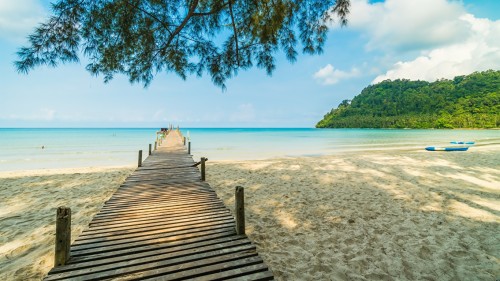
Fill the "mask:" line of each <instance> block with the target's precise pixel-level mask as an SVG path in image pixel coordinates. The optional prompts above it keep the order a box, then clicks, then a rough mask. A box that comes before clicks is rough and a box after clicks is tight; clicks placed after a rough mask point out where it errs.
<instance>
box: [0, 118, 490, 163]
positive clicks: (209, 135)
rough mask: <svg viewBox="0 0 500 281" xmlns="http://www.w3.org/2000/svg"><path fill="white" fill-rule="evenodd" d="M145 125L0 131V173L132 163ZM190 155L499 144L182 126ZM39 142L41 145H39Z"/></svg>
mask: <svg viewBox="0 0 500 281" xmlns="http://www.w3.org/2000/svg"><path fill="white" fill-rule="evenodd" d="M156 131H157V129H155V128H149V129H123V128H120V129H113V128H111V129H0V171H14V170H31V169H47V168H66V167H67V168H70V167H71V168H74V167H89V166H123V165H135V164H136V163H137V162H136V161H137V151H138V150H140V149H142V150H143V155H144V156H146V155H147V151H148V144H150V143H151V144H153V143H154V141H155V138H156ZM182 132H183V133H184V135H189V137H190V139H191V147H192V154H193V155H194V158H195V159H197V158H199V157H201V156H205V157H208V158H209V159H212V160H247V159H265V158H273V157H290V156H292V157H293V156H316V155H325V154H334V153H337V152H343V151H364V150H374V149H376V150H378V149H423V148H424V147H425V146H430V145H436V146H443V145H449V142H450V141H476V145H482V144H487V143H500V131H499V130H383V129H313V128H303V129H248V128H245V129H226V128H225V129H213V128H210V129H206V128H203V129H183V130H182ZM42 146H43V147H44V148H43V149H42Z"/></svg>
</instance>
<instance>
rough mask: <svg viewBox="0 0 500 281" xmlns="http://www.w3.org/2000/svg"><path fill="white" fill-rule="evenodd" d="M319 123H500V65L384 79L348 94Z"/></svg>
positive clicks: (325, 125) (346, 125)
mask: <svg viewBox="0 0 500 281" xmlns="http://www.w3.org/2000/svg"><path fill="white" fill-rule="evenodd" d="M316 127H317V128H498V127H500V71H493V70H489V71H485V72H475V73H473V74H470V75H467V76H457V77H455V78H454V79H453V80H445V79H442V80H438V81H436V82H432V83H430V82H425V81H410V80H395V81H383V82H381V83H378V84H376V85H371V86H368V87H366V88H365V89H363V91H361V94H359V95H358V96H356V97H354V98H353V99H352V101H351V100H344V101H342V103H341V104H340V105H339V106H338V107H337V108H336V109H332V111H331V112H330V113H328V114H326V115H325V117H324V118H323V120H321V121H320V122H318V124H316Z"/></svg>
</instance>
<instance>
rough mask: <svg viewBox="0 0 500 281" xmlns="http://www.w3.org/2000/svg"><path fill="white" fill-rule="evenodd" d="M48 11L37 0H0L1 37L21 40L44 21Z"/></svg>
mask: <svg viewBox="0 0 500 281" xmlns="http://www.w3.org/2000/svg"><path fill="white" fill-rule="evenodd" d="M45 16H46V11H45V10H44V8H43V7H42V6H41V5H40V3H39V1H37V0H1V1H0V39H6V40H9V41H20V40H22V39H24V38H26V37H27V35H28V34H29V33H30V32H31V31H32V30H33V29H34V27H35V26H36V25H37V24H38V23H40V22H42V21H43V19H44V17H45Z"/></svg>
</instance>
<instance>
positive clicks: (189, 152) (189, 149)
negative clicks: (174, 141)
mask: <svg viewBox="0 0 500 281" xmlns="http://www.w3.org/2000/svg"><path fill="white" fill-rule="evenodd" d="M188 154H191V142H188Z"/></svg>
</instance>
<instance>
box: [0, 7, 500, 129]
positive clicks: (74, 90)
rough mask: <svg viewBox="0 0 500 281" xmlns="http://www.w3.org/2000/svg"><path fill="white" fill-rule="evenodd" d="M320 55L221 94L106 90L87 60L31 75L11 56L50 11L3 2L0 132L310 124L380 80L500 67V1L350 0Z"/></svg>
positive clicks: (194, 81) (171, 83)
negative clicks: (343, 21)
mask: <svg viewBox="0 0 500 281" xmlns="http://www.w3.org/2000/svg"><path fill="white" fill-rule="evenodd" d="M352 4H353V5H352V8H351V15H350V23H349V26H348V27H346V28H339V27H338V26H335V25H334V26H332V29H331V31H330V32H329V37H328V41H327V43H326V46H325V48H324V49H325V51H324V53H323V54H322V55H320V56H308V55H300V56H299V58H298V61H297V62H296V63H294V64H290V63H288V62H287V61H286V60H285V59H284V58H283V57H279V58H278V66H277V69H276V71H275V72H274V74H273V75H272V76H267V75H266V74H265V72H264V71H263V70H260V69H252V70H250V71H245V72H240V73H239V76H237V77H236V78H233V79H232V80H230V81H229V82H228V83H227V90H226V91H225V92H222V91H221V89H220V88H218V87H216V86H214V85H213V84H212V83H211V82H210V78H209V77H206V76H205V77H203V78H196V77H188V79H187V80H186V81H183V80H182V79H180V78H178V77H177V76H175V75H174V74H171V73H160V74H158V75H157V76H156V77H155V79H154V80H153V82H152V84H151V85H150V86H149V87H148V88H146V89H144V88H143V87H142V85H137V84H134V85H131V84H130V83H129V82H128V80H127V78H126V77H123V76H117V77H115V79H114V80H112V81H111V82H110V83H108V84H104V83H103V79H102V77H92V76H91V75H90V74H89V73H88V72H86V71H85V70H84V66H85V63H84V62H82V63H81V64H69V65H63V66H60V67H58V68H47V67H41V68H37V69H35V70H34V71H32V72H30V74H28V75H22V74H18V73H17V72H16V70H15V68H14V66H13V61H15V60H16V59H17V58H16V55H15V52H16V51H17V49H18V48H19V47H20V46H22V45H24V44H25V42H26V40H25V38H26V36H27V35H28V34H29V33H30V32H31V31H32V30H33V28H34V27H35V26H36V24H37V23H38V22H41V21H43V19H44V17H46V16H47V14H48V12H49V8H48V7H49V1H46V0H0V73H1V75H0V127H162V126H163V127H164V126H166V124H168V123H174V124H179V125H180V126H182V127H313V126H314V125H315V124H316V122H317V121H319V120H320V119H321V118H322V117H323V115H324V114H325V113H327V112H328V111H330V110H331V108H332V107H336V106H337V105H338V104H339V103H340V102H341V101H342V100H344V99H351V98H353V97H354V96H355V95H357V94H359V93H360V91H361V90H362V89H363V88H364V87H366V86H367V85H369V84H371V83H375V82H378V81H382V80H385V79H397V78H407V79H421V80H428V81H434V80H436V79H439V78H451V77H453V76H455V75H462V74H468V73H471V72H473V71H481V70H486V69H500V12H498V11H500V1H496V0H489V1H486V0H482V1H477V0H476V1H472V0H470V1H446V0H419V1H415V0H386V1H368V0H352Z"/></svg>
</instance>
